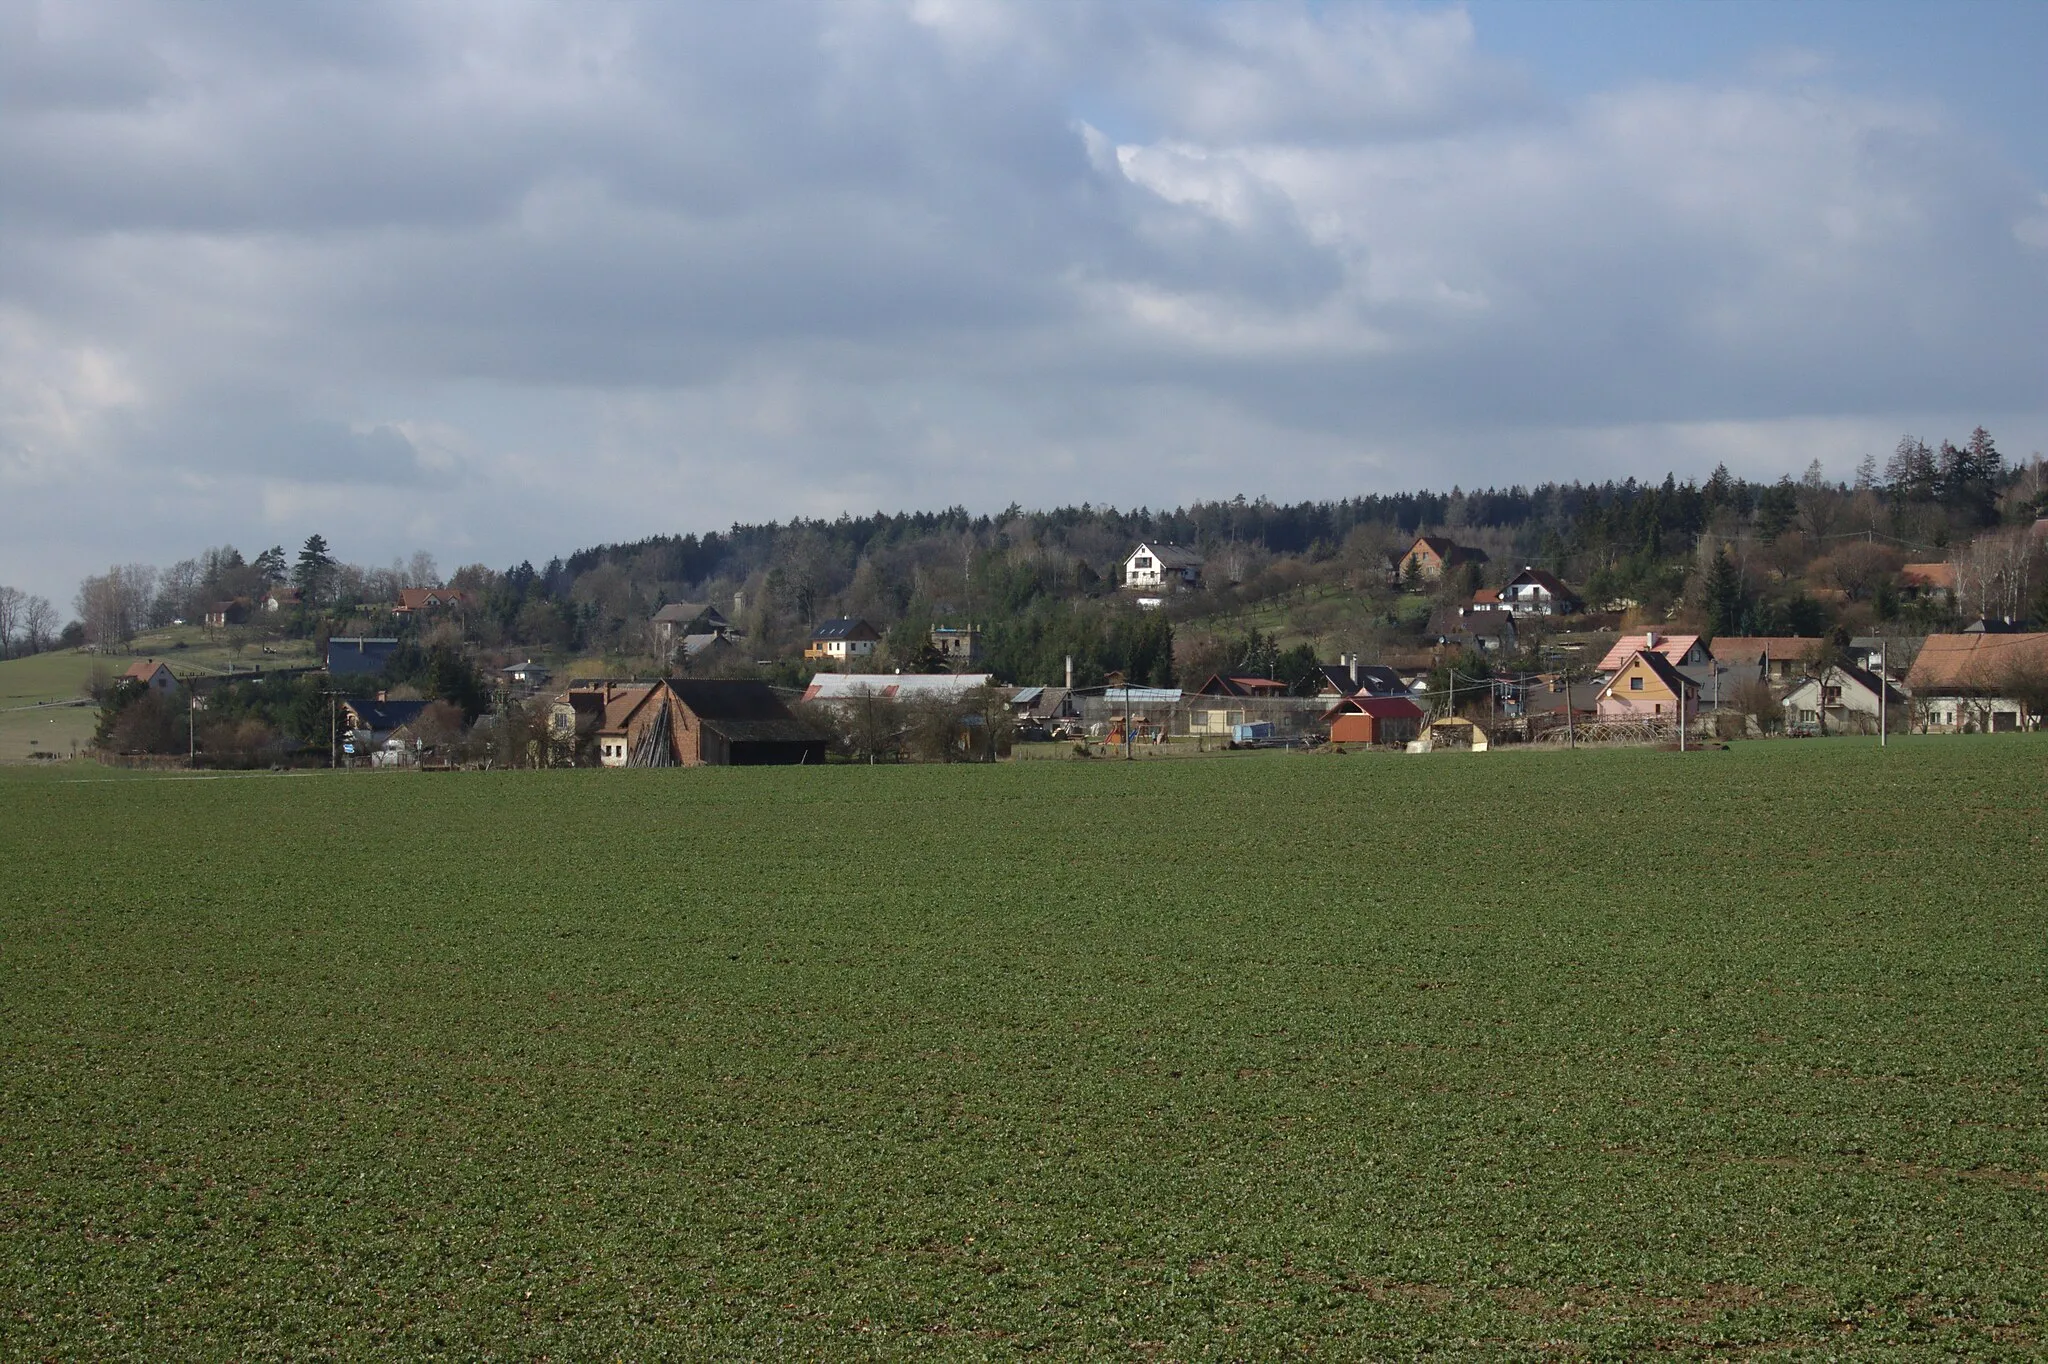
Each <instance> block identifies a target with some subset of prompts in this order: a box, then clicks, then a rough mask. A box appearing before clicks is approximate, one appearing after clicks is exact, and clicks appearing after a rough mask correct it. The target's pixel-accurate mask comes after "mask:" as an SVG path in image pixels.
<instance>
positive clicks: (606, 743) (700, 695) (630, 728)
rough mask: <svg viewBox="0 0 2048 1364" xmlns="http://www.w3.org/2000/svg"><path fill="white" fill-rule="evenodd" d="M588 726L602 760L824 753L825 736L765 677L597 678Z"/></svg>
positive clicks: (777, 758)
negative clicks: (596, 700)
mask: <svg viewBox="0 0 2048 1364" xmlns="http://www.w3.org/2000/svg"><path fill="white" fill-rule="evenodd" d="M574 709H575V708H574V704H573V701H571V710H572V713H574ZM596 730H597V756H598V762H599V764H600V765H601V766H604V767H760V766H768V765H773V764H800V763H822V762H824V761H825V736H824V735H822V734H820V733H818V732H817V731H816V730H814V729H812V728H811V726H810V725H808V724H806V723H805V722H804V721H803V720H801V719H799V718H797V717H796V716H795V715H793V714H791V713H790V709H789V707H788V706H787V705H786V704H784V702H783V700H782V697H781V696H779V695H777V694H776V691H775V689H774V688H773V687H770V686H769V685H768V684H767V683H765V682H734V681H718V680H713V679H709V678H666V679H664V680H662V681H660V682H646V683H636V684H630V685H625V686H619V685H616V684H605V686H604V695H603V711H602V714H601V715H600V717H599V718H598V720H597V725H596Z"/></svg>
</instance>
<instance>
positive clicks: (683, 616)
mask: <svg viewBox="0 0 2048 1364" xmlns="http://www.w3.org/2000/svg"><path fill="white" fill-rule="evenodd" d="M648 624H649V625H650V626H651V627H652V628H653V630H654V647H655V649H656V651H658V652H660V653H663V654H666V653H669V652H671V651H673V650H674V649H675V647H676V644H677V643H678V642H679V641H680V640H682V639H684V638H685V637H687V636H689V635H693V634H702V635H724V634H729V633H730V632H731V629H732V626H731V623H730V622H728V621H727V620H726V618H725V615H724V613H723V612H721V611H720V610H719V609H718V608H717V607H715V606H713V605H711V604H710V603H708V602H701V601H672V602H670V603H669V604H668V605H666V606H664V607H662V608H661V609H660V610H659V611H656V612H655V613H654V616H653V618H652V619H651V620H649V622H648Z"/></svg>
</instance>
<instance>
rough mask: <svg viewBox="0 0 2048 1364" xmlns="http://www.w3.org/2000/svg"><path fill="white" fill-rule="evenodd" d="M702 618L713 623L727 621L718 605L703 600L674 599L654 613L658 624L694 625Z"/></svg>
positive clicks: (719, 623)
mask: <svg viewBox="0 0 2048 1364" xmlns="http://www.w3.org/2000/svg"><path fill="white" fill-rule="evenodd" d="M700 620H704V621H709V622H710V623H711V624H713V625H723V624H725V623H726V621H725V617H724V616H723V615H721V614H720V613H719V610H718V608H717V607H715V606H712V605H710V604H709V603H706V602H701V601H672V602H670V603H669V604H668V605H667V606H664V607H662V608H661V609H660V610H659V611H656V612H655V613H654V623H655V624H656V625H693V624H695V623H696V622H697V621H700Z"/></svg>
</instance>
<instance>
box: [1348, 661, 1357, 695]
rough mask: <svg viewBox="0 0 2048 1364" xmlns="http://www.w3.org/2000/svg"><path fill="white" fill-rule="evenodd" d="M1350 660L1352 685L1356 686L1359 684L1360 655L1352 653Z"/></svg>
mask: <svg viewBox="0 0 2048 1364" xmlns="http://www.w3.org/2000/svg"><path fill="white" fill-rule="evenodd" d="M1349 661H1350V664H1351V685H1352V686H1354V687H1356V686H1357V685H1358V655H1357V654H1355V653H1354V654H1352V655H1350V656H1349Z"/></svg>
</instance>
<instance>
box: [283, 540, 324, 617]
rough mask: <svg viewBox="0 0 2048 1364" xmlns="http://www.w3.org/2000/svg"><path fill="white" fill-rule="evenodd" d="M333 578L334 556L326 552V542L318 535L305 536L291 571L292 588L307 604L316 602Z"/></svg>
mask: <svg viewBox="0 0 2048 1364" xmlns="http://www.w3.org/2000/svg"><path fill="white" fill-rule="evenodd" d="M333 576H334V556H333V555H332V554H329V553H328V552H327V541H326V540H325V539H323V538H322V537H321V536H318V535H309V536H307V537H306V543H305V546H304V547H303V548H301V549H300V550H299V562H298V564H297V565H296V566H295V567H294V568H293V569H292V586H294V587H296V588H298V589H299V592H300V594H301V595H303V596H304V597H305V599H306V600H307V601H308V602H309V603H310V602H317V601H319V600H320V599H321V597H322V595H323V594H324V593H325V592H326V589H327V583H328V580H329V579H331V578H332V577H333Z"/></svg>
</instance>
